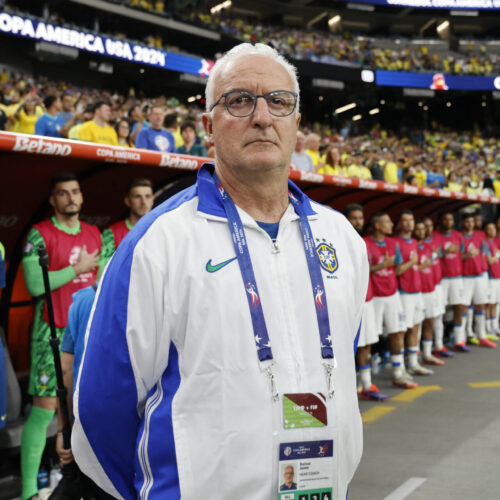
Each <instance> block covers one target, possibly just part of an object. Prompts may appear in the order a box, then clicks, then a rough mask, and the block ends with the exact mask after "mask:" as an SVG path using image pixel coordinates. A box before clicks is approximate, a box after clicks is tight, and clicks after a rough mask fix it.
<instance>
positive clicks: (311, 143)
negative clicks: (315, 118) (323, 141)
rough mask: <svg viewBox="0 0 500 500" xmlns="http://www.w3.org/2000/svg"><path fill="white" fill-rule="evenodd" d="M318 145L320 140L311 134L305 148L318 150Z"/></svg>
mask: <svg viewBox="0 0 500 500" xmlns="http://www.w3.org/2000/svg"><path fill="white" fill-rule="evenodd" d="M319 146H320V141H319V138H318V137H316V136H312V137H309V138H308V139H307V149H310V150H311V151H316V152H318V151H319Z"/></svg>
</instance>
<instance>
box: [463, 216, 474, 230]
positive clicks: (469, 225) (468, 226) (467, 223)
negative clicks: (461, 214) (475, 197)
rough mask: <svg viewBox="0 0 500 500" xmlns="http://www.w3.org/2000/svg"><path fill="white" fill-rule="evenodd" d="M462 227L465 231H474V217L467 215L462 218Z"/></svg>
mask: <svg viewBox="0 0 500 500" xmlns="http://www.w3.org/2000/svg"><path fill="white" fill-rule="evenodd" d="M462 229H463V230H464V232H466V233H472V232H473V231H474V217H467V218H466V219H463V220H462Z"/></svg>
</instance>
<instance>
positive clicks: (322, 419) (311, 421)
mask: <svg viewBox="0 0 500 500" xmlns="http://www.w3.org/2000/svg"><path fill="white" fill-rule="evenodd" d="M276 407H280V410H281V411H280V412H279V413H280V416H281V418H280V421H279V424H278V425H279V428H276V429H275V432H274V437H275V445H276V446H275V448H274V453H275V454H276V455H275V459H274V460H273V462H274V463H275V481H274V484H275V485H276V487H277V492H276V494H277V498H278V500H333V499H334V498H335V497H334V487H335V484H336V474H337V467H336V464H335V448H334V443H335V426H334V421H335V418H333V413H334V407H335V405H334V404H333V401H332V400H327V398H326V396H325V395H324V394H322V393H319V392H317V393H285V394H283V395H282V396H281V397H280V404H276ZM330 414H331V415H330ZM330 419H331V420H332V422H329V420H330ZM275 422H276V419H275ZM275 498H276V497H275Z"/></svg>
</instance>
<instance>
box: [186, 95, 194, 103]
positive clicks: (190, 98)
mask: <svg viewBox="0 0 500 500" xmlns="http://www.w3.org/2000/svg"><path fill="white" fill-rule="evenodd" d="M194 101H196V97H195V96H194V95H192V96H191V97H188V98H187V102H194Z"/></svg>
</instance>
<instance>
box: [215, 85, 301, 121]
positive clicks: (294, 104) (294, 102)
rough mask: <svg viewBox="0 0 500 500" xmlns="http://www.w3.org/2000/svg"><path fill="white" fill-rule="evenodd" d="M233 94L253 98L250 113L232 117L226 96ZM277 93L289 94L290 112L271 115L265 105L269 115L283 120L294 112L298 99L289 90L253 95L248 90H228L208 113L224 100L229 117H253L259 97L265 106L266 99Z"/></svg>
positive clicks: (296, 95)
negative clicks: (244, 94)
mask: <svg viewBox="0 0 500 500" xmlns="http://www.w3.org/2000/svg"><path fill="white" fill-rule="evenodd" d="M235 92H246V93H247V94H248V95H249V96H251V97H253V98H254V101H253V109H252V111H250V113H248V114H247V115H241V116H240V115H233V113H231V111H229V106H228V105H227V96H228V95H231V94H234V93H235ZM279 92H285V93H287V94H290V95H292V96H293V107H292V109H291V111H290V113H287V114H286V115H277V114H275V113H273V112H272V111H271V109H270V108H269V104H268V105H267V109H268V110H269V113H271V114H272V115H273V116H276V117H277V118H285V117H286V116H290V115H291V114H292V113H293V112H294V111H295V108H296V107H297V98H298V94H297V92H293V91H291V90H273V91H271V92H267V94H259V95H257V94H254V93H253V92H252V91H250V90H246V89H234V90H230V91H229V92H224V94H221V96H220V97H219V98H218V99H217V101H216V102H215V103H214V104H212V106H211V108H210V110H209V113H211V112H212V110H213V109H214V108H215V106H217V105H218V104H219V103H220V101H221V99H222V98H224V105H225V106H226V110H227V112H228V113H229V114H230V115H231V116H234V117H235V118H247V117H249V116H251V115H253V114H254V113H255V109H256V108H257V100H258V99H259V97H262V98H263V99H264V100H265V101H266V104H267V98H268V97H270V96H272V95H273V94H276V93H279Z"/></svg>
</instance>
